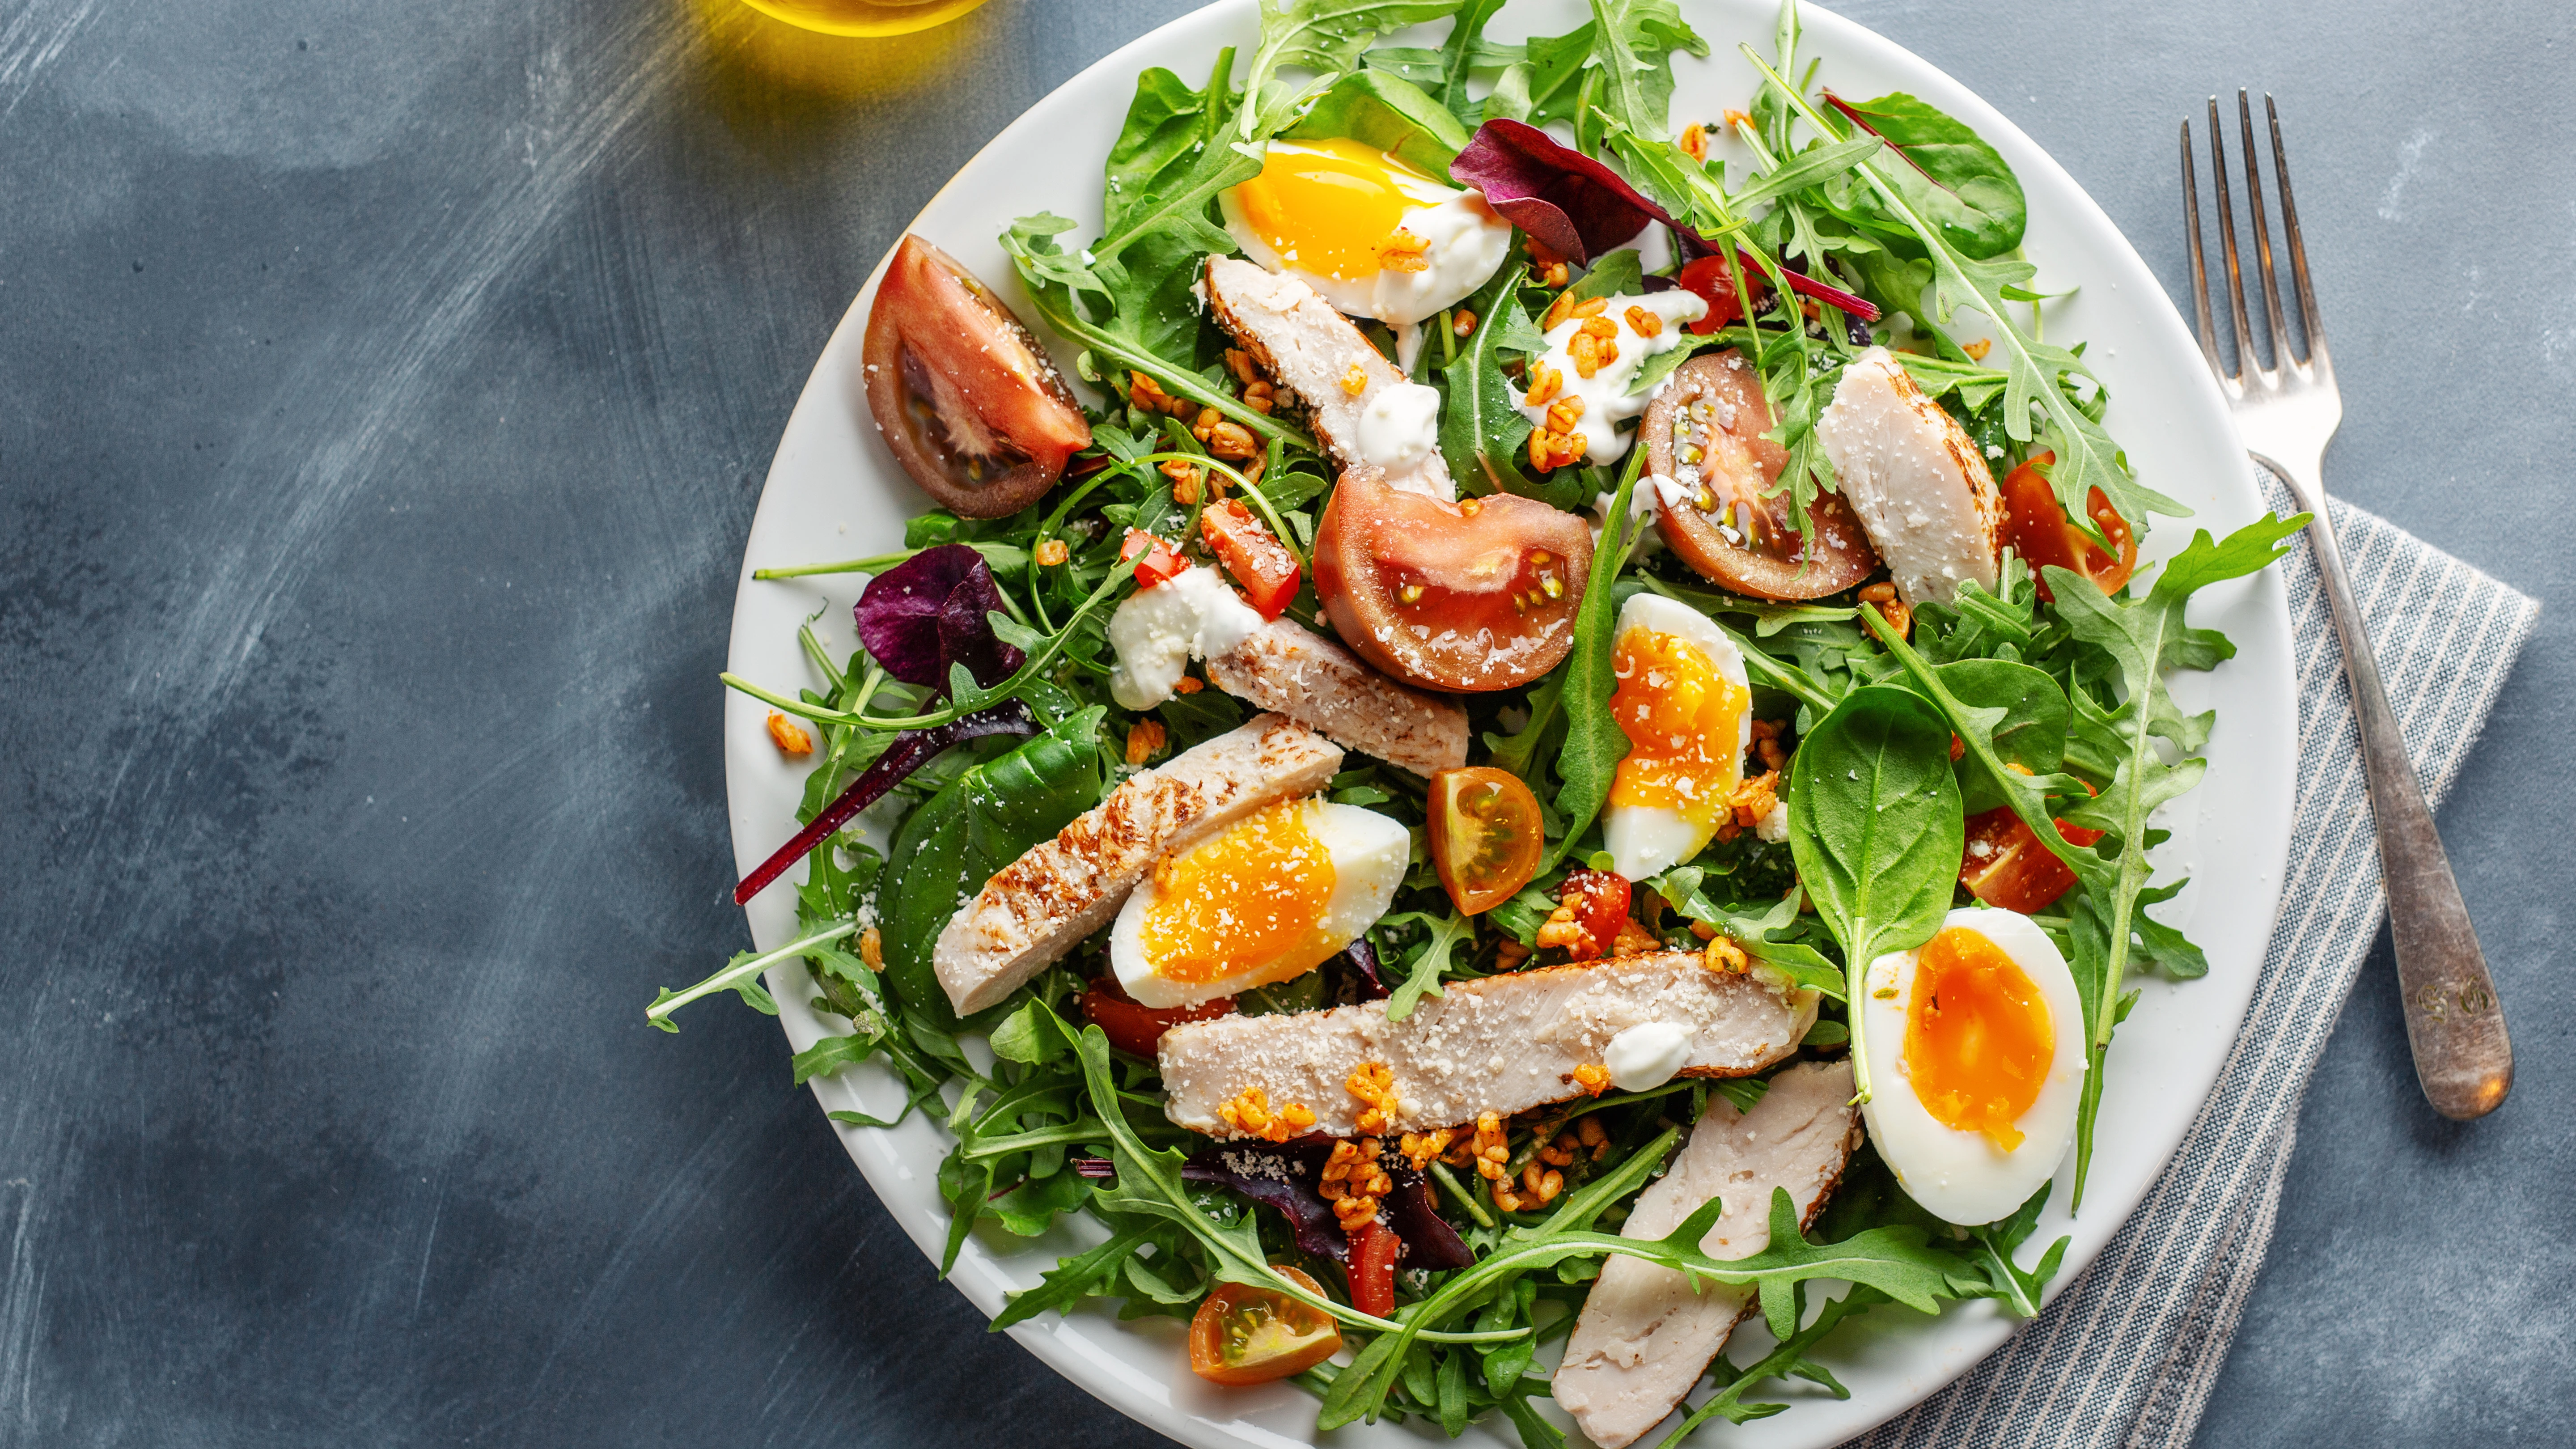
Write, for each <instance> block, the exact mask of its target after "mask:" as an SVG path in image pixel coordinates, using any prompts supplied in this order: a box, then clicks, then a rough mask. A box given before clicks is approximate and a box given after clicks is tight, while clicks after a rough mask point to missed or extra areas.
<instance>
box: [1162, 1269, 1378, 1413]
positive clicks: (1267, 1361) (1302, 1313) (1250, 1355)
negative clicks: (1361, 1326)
mask: <svg viewBox="0 0 2576 1449" xmlns="http://www.w3.org/2000/svg"><path fill="white" fill-rule="evenodd" d="M1279 1273H1280V1275H1281V1276H1282V1277H1285V1278H1287V1279H1289V1280H1291V1281H1293V1282H1294V1283H1296V1285H1297V1286H1298V1287H1300V1288H1303V1289H1306V1290H1307V1291H1309V1292H1311V1293H1313V1294H1314V1295H1315V1296H1316V1297H1318V1298H1321V1297H1323V1296H1324V1289H1323V1286H1322V1285H1321V1284H1319V1283H1317V1282H1316V1281H1315V1280H1314V1279H1312V1278H1309V1277H1307V1276H1306V1275H1305V1274H1304V1273H1302V1272H1299V1271H1298V1270H1297V1269H1295V1268H1289V1267H1281V1268H1280V1269H1279ZM1341 1346H1342V1331H1341V1330H1340V1329H1338V1328H1336V1327H1334V1326H1333V1320H1332V1317H1331V1315H1329V1314H1327V1313H1325V1312H1324V1310H1322V1309H1320V1308H1317V1307H1315V1306H1313V1305H1312V1304H1308V1303H1303V1302H1300V1301H1299V1300H1297V1299H1294V1298H1291V1297H1289V1296H1288V1295H1287V1294H1285V1293H1282V1292H1280V1291H1279V1290H1277V1289H1275V1288H1254V1287H1251V1286H1250V1285H1248V1284H1243V1283H1221V1284H1219V1285H1217V1290H1216V1291H1215V1292H1213V1293H1211V1294H1209V1295H1208V1296H1207V1301H1206V1302H1205V1303H1202V1304H1200V1305H1199V1311H1198V1314H1197V1316H1196V1317H1193V1318H1192V1319H1191V1320H1190V1372H1192V1373H1194V1374H1197V1375H1198V1376H1199V1377H1200V1378H1203V1379H1206V1380H1208V1381H1209V1382H1210V1383H1219V1384H1225V1385H1228V1386H1231V1387H1237V1388H1240V1387H1243V1386H1245V1385H1248V1384H1266V1383H1269V1382H1270V1381H1271V1380H1273V1379H1284V1378H1287V1377H1289V1376H1290V1375H1292V1374H1302V1373H1304V1372H1305V1371H1306V1370H1308V1369H1310V1368H1313V1367H1314V1366H1315V1365H1317V1364H1319V1363H1322V1362H1323V1361H1324V1360H1326V1359H1328V1358H1331V1357H1332V1356H1333V1355H1334V1354H1335V1353H1337V1352H1339V1351H1340V1349H1341Z"/></svg>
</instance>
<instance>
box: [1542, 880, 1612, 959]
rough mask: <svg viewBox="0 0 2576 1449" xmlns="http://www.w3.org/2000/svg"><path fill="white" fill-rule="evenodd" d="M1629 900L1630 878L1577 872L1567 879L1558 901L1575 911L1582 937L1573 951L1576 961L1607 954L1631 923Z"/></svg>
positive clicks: (1576, 925)
mask: <svg viewBox="0 0 2576 1449" xmlns="http://www.w3.org/2000/svg"><path fill="white" fill-rule="evenodd" d="M1628 896H1629V890H1628V878H1627V877H1626V876H1623V875H1616V874H1613V873H1611V872H1609V871H1606V870H1578V871H1576V872H1574V873H1573V874H1572V875H1569V876H1567V877H1566V878H1565V884H1564V886H1562V887H1561V888H1559V890H1558V891H1557V895H1556V898H1557V900H1558V901H1559V902H1560V903H1562V904H1564V905H1569V906H1572V907H1574V925H1575V929H1576V930H1577V931H1579V932H1581V933H1582V937H1583V938H1582V940H1580V941H1578V942H1577V943H1575V945H1574V947H1573V948H1572V949H1573V956H1574V959H1575V960H1577V961H1589V960H1591V959H1593V958H1594V957H1596V956H1601V955H1606V954H1608V952H1609V950H1610V947H1611V945H1612V944H1613V943H1614V942H1616V941H1617V940H1618V939H1619V928H1620V927H1621V926H1624V925H1626V924H1627V923H1628Z"/></svg>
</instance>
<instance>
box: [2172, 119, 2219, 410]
mask: <svg viewBox="0 0 2576 1449" xmlns="http://www.w3.org/2000/svg"><path fill="white" fill-rule="evenodd" d="M2182 221H2183V227H2184V229H2185V230H2187V231H2189V232H2190V233H2191V302H2192V311H2193V313H2194V317H2195V320H2196V321H2197V322H2198V323H2199V324H2200V355H2201V356H2202V357H2205V358H2207V359H2209V370H2210V372H2211V373H2213V374H2216V375H2218V376H2222V377H2223V376H2225V375H2226V374H2225V373H2224V372H2222V371H2221V370H2220V368H2219V365H2218V324H2217V323H2216V322H2214V321H2212V320H2211V318H2210V315H2209V268H2208V265H2207V264H2206V263H2205V262H2203V261H2202V260H2201V255H2200V178H2199V177H2197V176H2195V175H2194V174H2193V173H2192V164H2191V118H2190V117H2189V116H2185V117H2183V121H2182Z"/></svg>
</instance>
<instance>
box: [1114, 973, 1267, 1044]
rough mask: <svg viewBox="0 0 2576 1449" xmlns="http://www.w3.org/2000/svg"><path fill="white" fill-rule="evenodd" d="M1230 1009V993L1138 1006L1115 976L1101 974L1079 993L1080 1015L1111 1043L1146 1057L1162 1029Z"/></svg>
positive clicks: (1231, 1010)
mask: <svg viewBox="0 0 2576 1449" xmlns="http://www.w3.org/2000/svg"><path fill="white" fill-rule="evenodd" d="M1233 1011H1234V998H1233V997H1231V996H1219V997H1216V998H1215V999H1213V1000H1209V1001H1202V1002H1200V1003H1198V1004H1197V1005H1195V1006H1166V1007H1152V1006H1140V1005H1138V1004H1137V1003H1136V1001H1135V999H1134V998H1132V997H1130V996H1129V995H1128V994H1127V993H1126V992H1125V991H1123V990H1120V989H1119V986H1118V978H1117V977H1115V976H1103V977H1101V978H1100V979H1099V980H1097V981H1094V982H1092V983H1091V989H1090V990H1088V991H1085V992H1083V993H1082V1019H1083V1020H1085V1021H1087V1022H1090V1023H1091V1024H1092V1025H1093V1026H1096V1027H1098V1028H1100V1032H1101V1035H1103V1036H1106V1037H1108V1038H1109V1044H1110V1045H1111V1046H1113V1047H1116V1048H1117V1049H1118V1050H1120V1051H1122V1052H1125V1053H1126V1054H1127V1055H1129V1056H1131V1057H1143V1058H1145V1059H1146V1060H1148V1061H1151V1060H1152V1059H1153V1057H1154V1053H1155V1051H1156V1050H1157V1049H1159V1048H1160V1047H1161V1046H1162V1044H1163V1033H1164V1032H1167V1031H1169V1030H1171V1029H1172V1028H1173V1027H1176V1026H1179V1025H1180V1024H1181V1023H1182V1022H1185V1021H1206V1020H1208V1019H1209V1018H1211V1017H1218V1016H1227V1015H1231V1014H1232V1013H1233Z"/></svg>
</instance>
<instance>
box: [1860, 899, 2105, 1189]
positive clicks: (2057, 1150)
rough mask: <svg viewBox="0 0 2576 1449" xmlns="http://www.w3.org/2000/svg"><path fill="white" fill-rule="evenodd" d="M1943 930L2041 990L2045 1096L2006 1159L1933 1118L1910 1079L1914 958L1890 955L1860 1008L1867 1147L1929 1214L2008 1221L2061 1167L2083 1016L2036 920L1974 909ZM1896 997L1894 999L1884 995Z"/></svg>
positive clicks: (2076, 1096)
mask: <svg viewBox="0 0 2576 1449" xmlns="http://www.w3.org/2000/svg"><path fill="white" fill-rule="evenodd" d="M1941 925H1942V928H1943V929H1945V930H1946V929H1949V928H1950V927H1953V926H1958V927H1964V928H1966V929H1968V930H1971V931H1974V932H1976V933H1977V934H1979V935H1982V936H1984V937H1985V938H1986V939H1987V940H1989V941H1992V942H1993V943H1994V944H1995V945H1996V946H1997V947H1999V948H2001V950H2002V951H2003V953H2004V954H2005V955H2007V956H2010V957H2011V958H2012V959H2013V964H2014V965H2016V966H2019V967H2020V968H2021V969H2022V973H2023V974H2024V975H2026V976H2028V977H2029V978H2030V979H2031V983H2032V984H2033V985H2035V986H2037V987H2038V988H2039V994H2040V997H2041V999H2042V1000H2044V1001H2046V1002H2047V1004H2048V1014H2049V1018H2050V1021H2051V1023H2052V1025H2053V1026H2054V1027H2055V1033H2056V1038H2057V1050H2056V1053H2055V1055H2054V1056H2053V1057H2052V1058H2051V1060H2050V1063H2049V1068H2048V1076H2047V1078H2046V1079H2045V1080H2044V1081H2043V1082H2042V1084H2041V1086H2040V1089H2039V1096H2038V1097H2037V1098H2036V1099H2035V1100H2034V1101H2032V1103H2031V1105H2030V1110H2029V1111H2027V1112H2024V1113H2023V1114H2022V1115H2021V1116H2020V1118H2018V1119H2017V1120H2016V1121H2015V1122H2014V1123H2013V1125H2014V1126H2015V1127H2016V1128H2018V1129H2020V1131H2021V1133H2022V1141H2021V1145H2020V1146H2018V1147H2016V1148H2014V1149H2013V1150H2012V1151H2010V1152H2005V1151H2003V1150H2001V1149H1999V1148H1997V1147H1996V1146H1995V1145H1994V1144H1993V1143H1991V1142H1988V1141H1987V1140H1986V1139H1985V1137H1984V1136H1983V1135H1982V1134H1979V1133H1976V1132H1963V1131H1960V1130H1959V1129H1958V1128H1955V1127H1952V1126H1949V1125H1948V1124H1946V1123H1943V1122H1941V1121H1940V1120H1938V1119H1937V1118H1935V1117H1934V1116H1933V1115H1932V1114H1931V1112H1930V1111H1928V1110H1926V1109H1925V1107H1924V1105H1923V1103H1922V1101H1921V1099H1919V1098H1917V1097H1916V1096H1915V1095H1914V1087H1913V1084H1912V1083H1911V1082H1910V1081H1909V1080H1908V1079H1907V1077H1906V1073H1905V1067H1904V1054H1905V1020H1906V1009H1907V1007H1908V1005H1909V1004H1910V1003H1911V1002H1912V1001H1913V999H1914V968H1915V964H1916V960H1917V953H1915V952H1913V951H1897V952H1891V953H1889V954H1888V955H1885V956H1881V957H1879V958H1878V960H1877V961H1876V962H1874V963H1872V964H1871V966H1870V969H1869V977H1868V981H1867V983H1866V988H1867V989H1866V990H1865V992H1864V993H1863V995H1862V998H1861V1003H1860V1010H1861V1014H1862V1018H1863V1027H1864V1030H1863V1033H1862V1035H1863V1038H1864V1045H1865V1049H1866V1051H1867V1053H1868V1057H1869V1076H1870V1091H1871V1096H1870V1099H1869V1103H1868V1105H1866V1106H1864V1107H1862V1108H1861V1114H1862V1116H1863V1118H1864V1119H1865V1120H1866V1121H1867V1122H1868V1124H1869V1136H1870V1140H1871V1141H1872V1142H1875V1143H1877V1144H1878V1155H1879V1156H1880V1157H1882V1158H1884V1159H1886V1162H1887V1165H1888V1166H1889V1167H1890V1168H1891V1169H1893V1170H1894V1171H1895V1173H1896V1180H1897V1181H1898V1182H1900V1183H1902V1184H1904V1186H1905V1191H1906V1192H1907V1193H1908V1194H1909V1195H1911V1196H1912V1197H1913V1199H1914V1200H1915V1201H1916V1202H1918V1203H1921V1204H1922V1205H1923V1207H1924V1208H1925V1210H1927V1211H1929V1212H1930V1213H1932V1214H1933V1215H1934V1216H1935V1217H1938V1218H1940V1219H1942V1220H1943V1221H1945V1222H1953V1223H1959V1224H1962V1225H1964V1226H1974V1225H1976V1224H1979V1223H1990V1222H1993V1221H1994V1220H1995V1219H1997V1218H2001V1217H2006V1216H2009V1215H2010V1214H2011V1213H2012V1212H2013V1211H2014V1210H2015V1209H2017V1208H2019V1207H2020V1206H2021V1205H2022V1203H2023V1202H2025V1201H2026V1200H2028V1199H2029V1197H2030V1195H2031V1194H2032V1193H2034V1192H2037V1191H2038V1190H2039V1185H2040V1184H2041V1183H2044V1182H2046V1181H2048V1180H2049V1179H2050V1178H2052V1177H2054V1176H2055V1175H2056V1174H2057V1169H2058V1166H2059V1164H2060V1163H2062V1162H2063V1161H2064V1160H2065V1158H2066V1149H2067V1147H2068V1145H2069V1144H2071V1143H2072V1142H2073V1141H2074V1139H2075V1113H2076V1108H2077V1106H2078V1105H2079V1104H2080V1103H2081V1101H2082V1099H2083V1096H2084V1069H2085V1060H2084V1040H2085V1029H2084V1008H2083V1002H2082V999H2081V998H2080V997H2078V996H2077V995H2076V992H2075V977H2074V976H2073V974H2071V973H2070V972H2068V970H2067V969H2066V958H2065V957H2064V956H2061V955H2059V954H2058V951H2057V943H2056V942H2054V941H2051V940H2049V939H2048V933H2046V932H2045V931H2042V930H2041V929H2040V928H2039V925H2038V923H2036V922H2034V921H2033V920H2031V918H2030V917H2028V916H2025V915H2022V914H2020V913H2019V912H2017V911H2002V910H1994V909H1991V908H1982V907H1973V906H1972V907H1967V908H1965V909H1961V910H1955V911H1952V912H1951V913H1950V914H1949V915H1948V916H1947V917H1945V918H1944V919H1943V920H1942V922H1941ZM1891 989H1892V990H1893V992H1894V994H1893V995H1886V994H1884V993H1886V992H1888V991H1890V990H1891Z"/></svg>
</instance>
